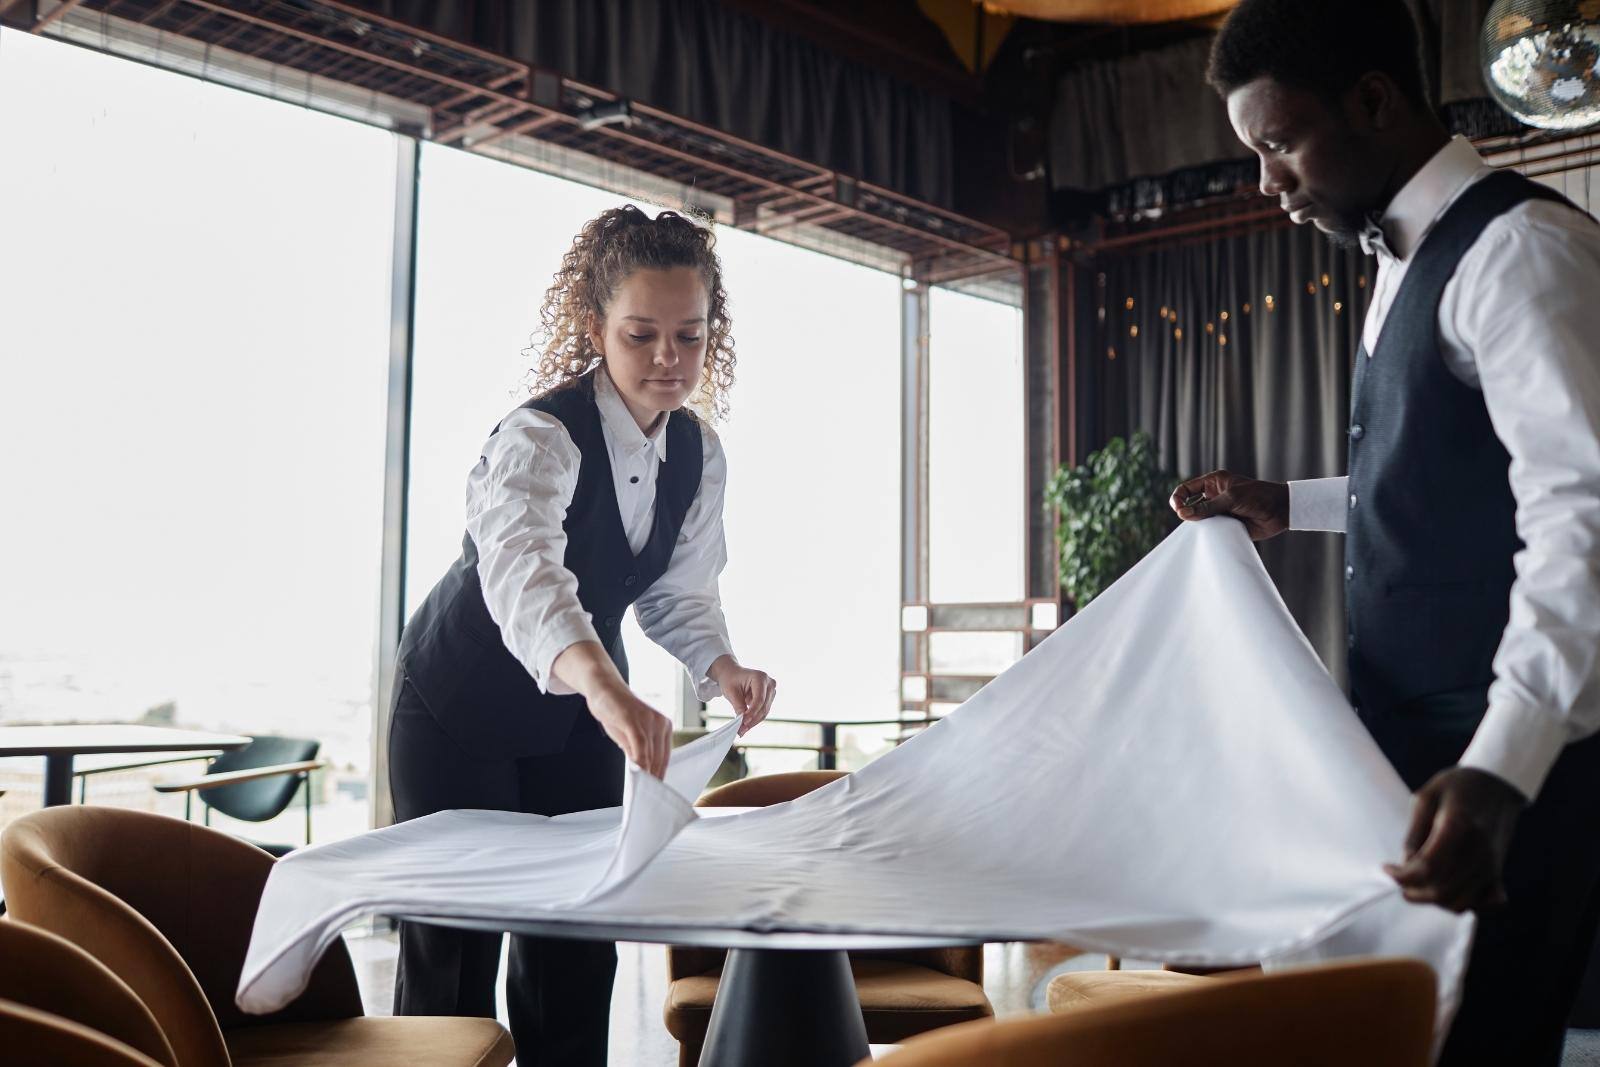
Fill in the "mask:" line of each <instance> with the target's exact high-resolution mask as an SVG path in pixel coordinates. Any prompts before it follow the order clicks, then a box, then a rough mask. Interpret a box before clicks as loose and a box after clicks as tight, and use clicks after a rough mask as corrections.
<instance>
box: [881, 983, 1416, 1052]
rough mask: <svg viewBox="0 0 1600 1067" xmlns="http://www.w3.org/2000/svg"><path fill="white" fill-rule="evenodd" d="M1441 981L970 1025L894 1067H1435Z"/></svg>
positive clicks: (1269, 991) (1301, 989)
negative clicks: (1248, 1066)
mask: <svg viewBox="0 0 1600 1067" xmlns="http://www.w3.org/2000/svg"><path fill="white" fill-rule="evenodd" d="M1435 986H1436V979H1435V978H1434V974H1433V971H1432V969H1431V968H1429V967H1428V966H1427V964H1424V963H1421V962H1419V961H1417V960H1395V959H1389V960H1357V961H1350V962H1340V963H1330V964H1323V965H1321V966H1316V967H1306V968H1301V969H1296V970H1287V971H1275V972H1271V973H1267V974H1241V975H1238V976H1233V975H1229V976H1226V977H1221V978H1214V979H1210V980H1208V981H1206V982H1203V983H1199V984H1197V985H1195V986H1193V987H1192V988H1185V989H1182V990H1177V991H1174V992H1170V993H1161V994H1157V995H1153V996H1149V997H1143V998H1138V999H1134V1000H1123V1001H1118V1002H1115V1003H1110V1004H1106V1005H1104V1006H1102V1007H1085V1008H1078V1009H1075V1010H1073V1011H1071V1012H1068V1013H1066V1014H1064V1015H1049V1016H1039V1017H1033V1018H1027V1019H1017V1020H1009V1021H1006V1022H1000V1023H994V1022H987V1021H985V1022H981V1023H963V1024H962V1025H960V1026H952V1027H950V1028H949V1029H946V1030H941V1031H938V1032H937V1033H934V1034H929V1035H926V1036H924V1037H917V1038H912V1039H911V1040H910V1041H908V1042H906V1044H905V1046H904V1047H903V1048H902V1049H901V1050H900V1051H899V1052H895V1053H891V1054H890V1055H888V1056H886V1057H884V1059H883V1060H882V1061H881V1062H882V1063H884V1064H885V1065H887V1067H958V1065H960V1067H965V1065H967V1064H973V1063H982V1064H986V1065H988V1067H1044V1065H1047V1064H1049V1065H1054V1064H1058V1063H1069V1062H1070V1063H1071V1064H1072V1065H1073V1067H1113V1065H1115V1067H1168V1065H1170V1064H1174V1063H1185V1064H1236V1063H1293V1064H1295V1065H1296V1067H1348V1065H1349V1064H1361V1065H1362V1067H1428V1064H1429V1063H1430V1062H1431V1050H1432V1044H1433V1023H1434V997H1435Z"/></svg>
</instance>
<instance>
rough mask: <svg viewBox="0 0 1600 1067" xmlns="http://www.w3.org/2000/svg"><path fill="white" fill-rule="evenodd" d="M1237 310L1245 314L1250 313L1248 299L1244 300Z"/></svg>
mask: <svg viewBox="0 0 1600 1067" xmlns="http://www.w3.org/2000/svg"><path fill="white" fill-rule="evenodd" d="M1239 310H1240V311H1243V312H1244V313H1245V314H1246V315H1248V314H1250V301H1248V300H1246V301H1245V302H1244V307H1242V308H1240V309H1239Z"/></svg>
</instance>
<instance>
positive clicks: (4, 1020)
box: [0, 919, 177, 1067]
mask: <svg viewBox="0 0 1600 1067" xmlns="http://www.w3.org/2000/svg"><path fill="white" fill-rule="evenodd" d="M0 961H4V966H0V1049H6V1050H9V1051H7V1052H6V1053H3V1054H0V1060H4V1061H5V1062H7V1063H23V1062H29V1063H39V1064H107V1065H111V1064H116V1065H122V1064H138V1065H140V1067H146V1065H149V1064H158V1065H159V1067H176V1064H177V1060H176V1059H175V1057H174V1055H173V1052H172V1046H171V1045H170V1044H168V1042H167V1039H166V1036H165V1035H164V1034H163V1033H162V1032H161V1027H160V1026H159V1025H157V1023H156V1020H155V1016H153V1015H151V1014H150V1009H149V1008H146V1007H145V1006H144V1003H143V1002H142V1001H141V1000H140V999H139V998H138V997H136V996H134V993H133V990H131V989H129V988H128V986H127V985H126V983H124V982H123V981H122V979H120V978H118V977H117V976H116V975H115V974H112V973H111V971H110V970H109V969H108V968H107V967H106V966H105V965H104V964H102V963H100V961H98V960H96V959H95V958H94V957H93V956H91V955H89V954H88V953H87V952H85V951H83V949H81V948H79V947H78V946H77V945H74V944H73V943H72V942H70V941H68V940H66V939H65V938H61V937H57V936H56V935H55V934H52V933H50V932H48V931H46V930H40V929H38V928H37V927H33V926H29V925H28V924H26V923H23V922H18V921H17V920H15V919H7V920H5V921H3V922H0Z"/></svg>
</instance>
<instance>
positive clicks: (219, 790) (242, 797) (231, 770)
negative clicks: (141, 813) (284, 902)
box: [156, 737, 327, 857]
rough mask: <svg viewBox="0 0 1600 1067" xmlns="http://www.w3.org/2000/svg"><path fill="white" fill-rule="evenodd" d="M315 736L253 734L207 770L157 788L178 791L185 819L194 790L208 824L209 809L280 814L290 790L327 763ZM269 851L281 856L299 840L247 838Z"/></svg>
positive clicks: (252, 816) (248, 818) (257, 817)
mask: <svg viewBox="0 0 1600 1067" xmlns="http://www.w3.org/2000/svg"><path fill="white" fill-rule="evenodd" d="M321 748H322V743H321V742H320V741H310V740H307V739H305V738H300V737H257V738H254V739H253V740H251V742H250V743H249V744H248V745H245V746H244V747H243V748H240V749H235V750H234V751H232V752H224V753H223V754H222V755H220V756H218V757H217V758H216V759H215V760H214V761H212V763H211V766H210V767H208V768H207V769H206V773H205V774H202V775H199V776H198V777H195V778H186V779H184V780H182V781H175V782H162V783H161V784H160V785H157V786H156V792H158V793H182V794H184V801H183V817H184V818H185V819H188V818H189V817H190V816H191V814H192V809H193V807H194V797H195V794H196V793H198V794H200V802H201V803H202V804H203V805H205V817H204V822H205V824H206V825H207V826H209V825H211V812H212V809H215V810H217V811H220V812H222V814H224V815H226V816H228V817H229V818H232V819H240V820H242V821H244V822H266V821H267V820H268V819H275V818H277V817H278V816H279V815H281V814H283V812H284V810H285V809H286V808H288V806H289V804H290V802H292V801H293V800H294V795H295V791H296V790H298V789H299V788H300V787H301V785H302V783H306V781H307V779H308V778H309V777H310V775H311V772H312V771H314V770H317V769H318V768H320V767H325V766H327V764H326V763H325V762H323V761H320V760H318V759H317V753H318V751H320V750H321ZM305 805H306V839H305V844H308V845H309V844H310V843H311V787H310V785H309V784H307V785H306V788H305ZM252 844H256V845H257V846H258V847H260V848H263V849H266V850H267V851H268V852H270V853H272V854H273V855H274V856H278V857H283V856H286V855H288V854H289V853H290V852H293V851H294V850H295V849H296V848H298V847H299V846H298V845H283V844H262V843H260V842H252Z"/></svg>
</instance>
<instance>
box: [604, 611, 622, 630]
mask: <svg viewBox="0 0 1600 1067" xmlns="http://www.w3.org/2000/svg"><path fill="white" fill-rule="evenodd" d="M621 621H622V620H621V619H619V618H617V617H616V616H615V615H607V616H606V621H605V627H606V629H608V630H614V629H616V626H617V623H619V622H621Z"/></svg>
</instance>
